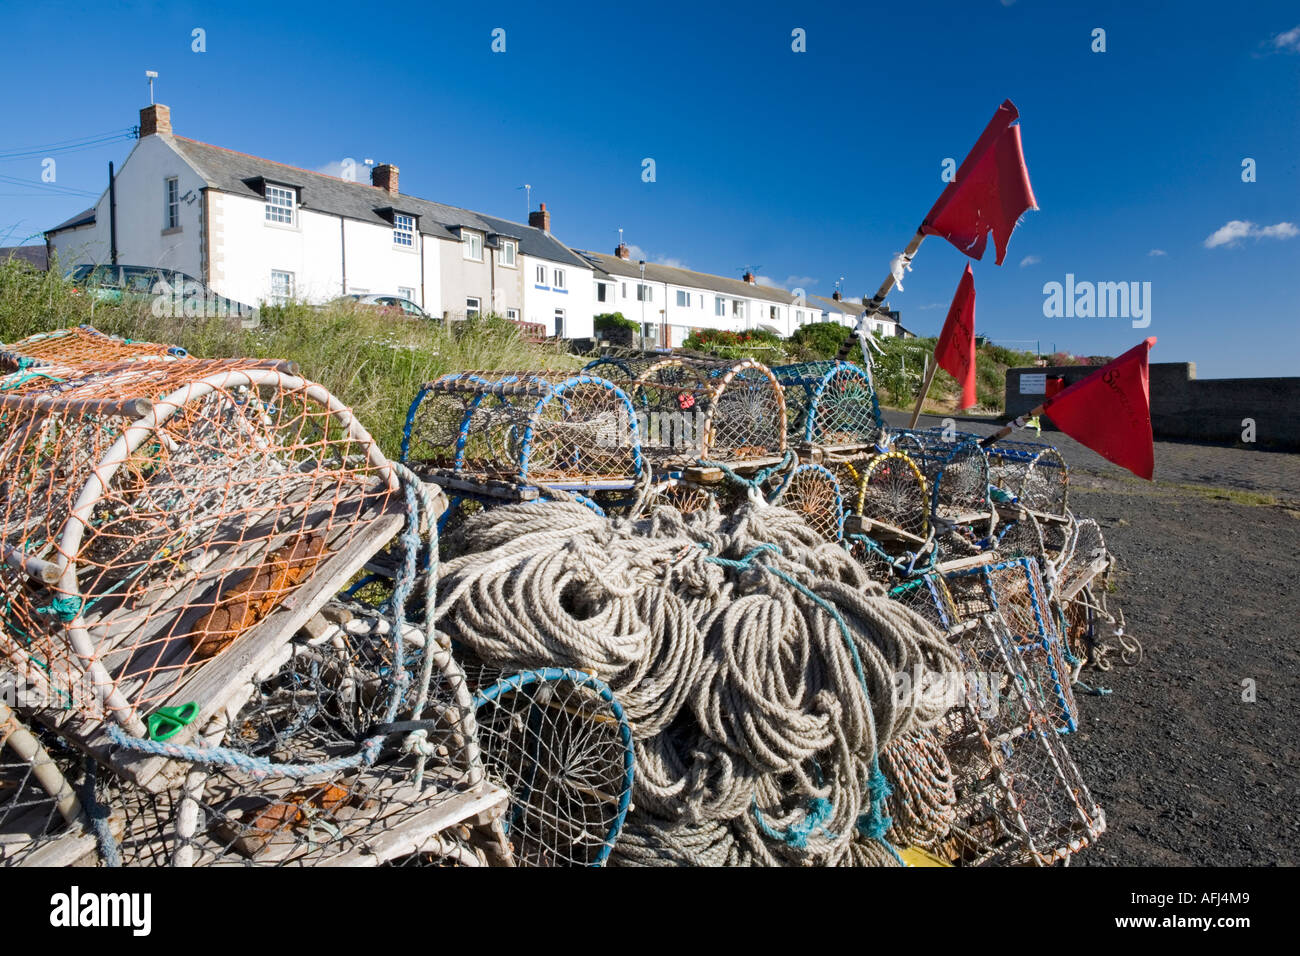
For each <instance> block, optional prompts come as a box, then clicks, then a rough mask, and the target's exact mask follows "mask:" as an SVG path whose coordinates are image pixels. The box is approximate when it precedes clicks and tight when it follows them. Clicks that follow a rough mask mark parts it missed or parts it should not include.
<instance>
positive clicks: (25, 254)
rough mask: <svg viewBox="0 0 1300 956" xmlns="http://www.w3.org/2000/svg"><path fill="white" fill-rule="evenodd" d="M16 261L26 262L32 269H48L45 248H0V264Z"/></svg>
mask: <svg viewBox="0 0 1300 956" xmlns="http://www.w3.org/2000/svg"><path fill="white" fill-rule="evenodd" d="M9 259H17V260H19V261H20V262H26V263H27V264H28V265H29V266H31V267H32V268H33V269H40V270H42V271H43V270H45V269H48V268H49V257H48V255H47V250H46V248H45V246H43V245H40V246H0V262H4V261H6V260H9Z"/></svg>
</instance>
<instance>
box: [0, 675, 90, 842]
mask: <svg viewBox="0 0 1300 956" xmlns="http://www.w3.org/2000/svg"><path fill="white" fill-rule="evenodd" d="M0 742H3V743H7V744H8V745H9V746H10V747H12V748H13V750H14V752H15V753H16V754H18V756H19V757H22V758H23V759H24V760H26V761H27V762H28V763H29V764H31V767H32V776H33V777H35V778H36V780H37V782H38V783H40V785H41V787H43V788H44V790H45V792H46V793H48V794H49V795H50V797H51V798H52V799H53V800H54V803H55V806H56V807H57V808H58V811H59V815H60V816H61V817H63V819H64V820H66V821H67V822H68V823H76V822H77V820H78V819H79V818H80V817H81V803H80V801H78V800H77V795H76V792H75V791H73V789H72V787H71V785H70V784H69V783H68V779H67V778H66V777H65V776H63V771H61V770H60V769H59V768H58V765H57V764H56V763H55V762H54V761H53V760H51V759H50V755H49V754H48V753H46V751H45V748H44V747H43V746H41V742H40V741H39V740H37V739H36V736H35V735H34V734H33V733H32V732H31V731H30V730H28V729H27V727H26V726H25V725H24V724H23V723H22V722H21V721H19V719H18V715H17V714H15V713H14V712H13V711H12V710H10V709H9V705H8V704H6V703H5V702H4V701H3V700H0Z"/></svg>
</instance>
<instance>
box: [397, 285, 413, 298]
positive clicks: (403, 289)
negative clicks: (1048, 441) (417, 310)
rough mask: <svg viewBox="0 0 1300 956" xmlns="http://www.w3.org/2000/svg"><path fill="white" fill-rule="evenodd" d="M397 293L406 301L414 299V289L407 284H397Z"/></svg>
mask: <svg viewBox="0 0 1300 956" xmlns="http://www.w3.org/2000/svg"><path fill="white" fill-rule="evenodd" d="M397 294H398V296H400V297H401V298H403V299H406V300H407V301H408V302H414V301H415V290H414V289H412V288H410V287H409V286H404V285H399V286H398V287H397Z"/></svg>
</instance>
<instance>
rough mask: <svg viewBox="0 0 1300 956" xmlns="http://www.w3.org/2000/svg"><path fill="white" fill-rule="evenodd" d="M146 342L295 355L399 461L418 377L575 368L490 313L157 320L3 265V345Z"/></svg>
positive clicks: (297, 310)
mask: <svg viewBox="0 0 1300 956" xmlns="http://www.w3.org/2000/svg"><path fill="white" fill-rule="evenodd" d="M82 324H87V325H93V326H94V327H95V328H97V329H99V330H100V331H102V332H108V333H110V334H113V335H121V336H124V337H127V338H133V339H139V340H142V341H151V342H163V343H167V344H169V345H179V346H181V347H182V348H184V349H186V350H187V351H188V352H190V354H192V355H196V356H200V357H204V358H240V357H248V358H281V359H289V360H291V361H295V362H297V363H298V364H299V366H300V367H301V368H302V373H303V375H304V376H305V377H307V378H309V379H311V380H313V381H316V382H320V383H321V384H322V385H324V386H325V387H326V388H328V389H329V390H330V391H331V392H333V393H334V394H335V395H336V396H338V398H339V399H340V400H342V401H343V402H345V403H346V404H348V405H350V406H351V407H352V409H353V410H354V412H355V413H356V415H357V417H358V419H359V420H360V421H361V423H362V424H363V425H365V427H366V428H367V429H369V431H370V432H371V434H372V435H374V437H375V438H376V440H377V441H378V442H379V444H380V447H381V448H383V450H384V452H385V454H388V455H390V456H393V457H396V455H397V453H398V450H399V448H400V445H401V438H402V424H403V422H404V421H405V418H406V410H407V408H408V407H409V406H410V404H411V400H412V399H413V398H414V397H415V394H416V392H417V391H418V390H419V387H420V385H421V384H422V383H424V382H427V381H429V380H430V379H433V378H437V377H438V376H439V375H443V374H445V373H447V372H453V371H461V370H465V369H484V370H494V369H536V370H542V369H554V370H565V371H567V370H572V369H576V368H578V367H580V365H581V364H582V360H581V359H580V358H578V357H577V356H573V355H568V354H565V353H562V352H559V351H557V350H556V348H554V347H553V346H547V345H536V344H532V343H530V342H527V341H525V340H524V339H523V338H522V337H521V336H520V333H519V330H518V329H517V328H516V327H515V326H514V325H513V324H511V323H509V322H506V321H505V320H504V319H499V318H497V317H495V316H485V317H482V318H480V319H477V320H471V321H468V322H463V323H456V324H455V325H453V327H452V328H451V329H447V328H444V327H443V325H442V324H441V323H439V322H429V321H425V320H413V319H406V318H395V317H392V316H390V315H387V314H383V313H378V312H375V311H373V310H369V309H365V308H358V307H357V306H356V305H355V304H352V303H346V302H343V303H336V304H332V305H330V306H328V307H325V308H323V309H315V308H310V307H308V306H306V305H300V304H295V305H289V306H284V307H269V308H264V309H262V310H261V324H260V326H259V327H258V328H255V329H244V328H241V327H240V323H239V322H238V320H229V319H223V318H212V319H206V318H185V317H175V318H174V317H171V316H161V317H160V316H155V315H153V314H152V310H151V308H150V303H149V302H138V301H137V302H128V303H123V304H120V305H117V304H105V303H102V302H95V301H94V300H93V298H92V297H91V296H87V295H78V294H76V293H75V292H74V290H73V288H72V286H71V285H70V284H69V283H67V282H66V281H65V280H63V278H62V277H61V276H60V274H59V273H58V272H57V271H50V272H34V271H32V270H30V269H28V268H27V267H25V266H23V265H21V264H19V263H16V262H0V342H13V341H16V340H17V339H21V338H24V337H26V336H28V335H32V334H34V333H36V332H48V331H51V330H53V329H60V328H67V327H70V326H76V325H82Z"/></svg>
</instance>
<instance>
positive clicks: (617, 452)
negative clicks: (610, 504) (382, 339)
mask: <svg viewBox="0 0 1300 956" xmlns="http://www.w3.org/2000/svg"><path fill="white" fill-rule="evenodd" d="M638 418H639V416H638V415H637V413H636V411H635V410H634V409H633V406H632V403H631V402H630V401H629V400H628V395H627V393H626V392H625V391H624V390H623V389H621V388H619V387H618V386H617V385H614V384H613V383H612V382H609V381H608V380H606V379H603V378H598V377H596V376H594V375H586V374H582V375H574V376H570V377H562V376H546V375H544V374H541V373H534V372H519V373H509V372H457V373H454V374H451V375H445V376H443V377H442V378H440V379H438V380H437V381H436V382H430V383H429V384H427V385H425V386H424V387H423V388H421V389H420V392H419V394H418V395H417V396H416V397H415V401H414V402H413V403H412V404H411V408H410V411H409V412H408V414H407V419H406V432H405V437H404V438H403V442H402V458H403V460H404V461H406V462H408V463H409V464H410V466H411V467H412V468H413V469H414V470H415V471H416V472H417V473H418V474H420V475H421V477H424V478H426V479H428V480H438V481H443V482H446V483H452V484H455V483H456V482H457V481H459V482H461V483H462V484H459V485H455V486H456V487H463V483H464V482H480V483H489V482H498V483H507V484H519V483H530V482H535V483H540V484H546V485H551V486H555V487H559V488H566V489H574V490H584V489H586V490H595V489H626V488H632V487H635V486H636V485H637V483H638V480H639V479H640V476H641V474H642V471H643V463H642V455H641V434H640V428H639V424H638Z"/></svg>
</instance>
